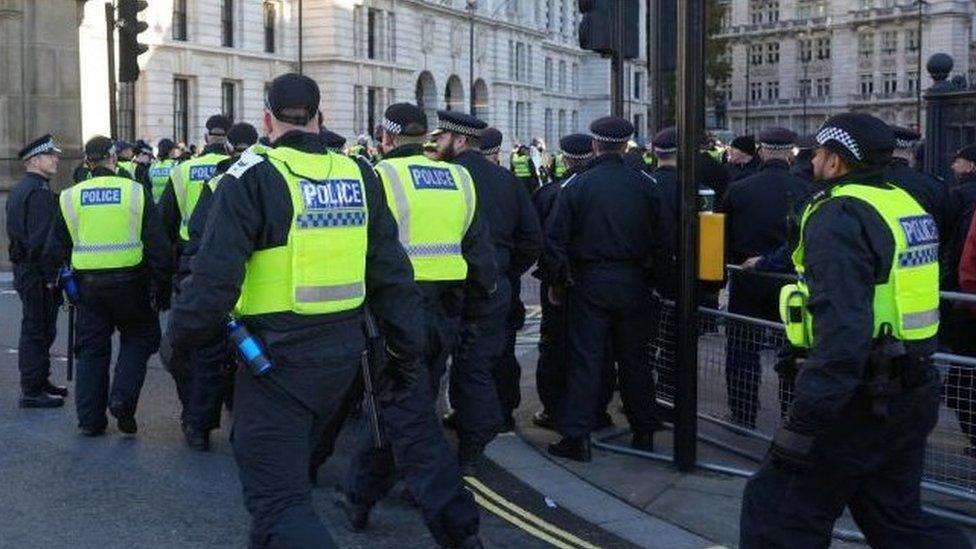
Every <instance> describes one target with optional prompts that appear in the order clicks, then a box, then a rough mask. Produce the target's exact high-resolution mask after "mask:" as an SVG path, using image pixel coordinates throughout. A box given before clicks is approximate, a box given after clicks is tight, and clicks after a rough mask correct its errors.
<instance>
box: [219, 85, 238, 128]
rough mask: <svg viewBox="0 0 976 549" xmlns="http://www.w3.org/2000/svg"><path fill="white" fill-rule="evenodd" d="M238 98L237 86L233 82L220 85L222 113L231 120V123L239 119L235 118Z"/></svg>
mask: <svg viewBox="0 0 976 549" xmlns="http://www.w3.org/2000/svg"><path fill="white" fill-rule="evenodd" d="M236 98H237V86H235V85H234V83H233V82H221V83H220V112H221V113H223V115H224V116H226V117H227V118H230V120H231V122H233V121H234V120H236V119H237V118H236V117H235V116H234V115H235V114H236V113H235V111H234V107H235V103H236V102H235V101H234V100H235V99H236Z"/></svg>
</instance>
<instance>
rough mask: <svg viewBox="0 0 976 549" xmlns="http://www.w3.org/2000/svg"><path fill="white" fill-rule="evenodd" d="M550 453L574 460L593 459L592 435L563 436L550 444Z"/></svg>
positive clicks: (584, 460) (586, 460) (585, 460)
mask: <svg viewBox="0 0 976 549" xmlns="http://www.w3.org/2000/svg"><path fill="white" fill-rule="evenodd" d="M549 453H550V454H552V455H554V456H556V457H562V458H566V459H571V460H573V461H582V462H588V461H591V460H592V459H593V456H592V454H591V452H590V437H580V438H570V437H563V439H562V440H560V441H559V442H557V443H556V444H550V445H549Z"/></svg>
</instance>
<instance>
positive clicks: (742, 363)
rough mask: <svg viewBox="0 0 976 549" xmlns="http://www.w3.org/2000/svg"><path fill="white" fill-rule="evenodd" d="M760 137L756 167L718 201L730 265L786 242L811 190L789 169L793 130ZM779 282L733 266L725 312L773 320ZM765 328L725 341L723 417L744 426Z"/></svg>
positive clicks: (755, 399) (752, 409) (750, 415)
mask: <svg viewBox="0 0 976 549" xmlns="http://www.w3.org/2000/svg"><path fill="white" fill-rule="evenodd" d="M758 137H759V139H758V141H759V151H758V155H759V158H760V159H761V161H762V165H761V166H760V168H759V172H758V173H756V174H755V175H751V176H749V177H746V178H744V179H740V180H739V181H736V182H735V183H733V184H732V185H731V186H730V187H729V189H728V191H727V192H726V194H725V198H724V199H723V200H722V202H721V205H720V207H719V210H720V211H722V212H724V213H725V222H726V223H725V224H726V241H727V242H728V245H727V249H728V260H729V262H731V263H732V264H733V265H741V264H742V263H744V262H745V261H746V260H748V259H750V258H753V257H757V256H765V255H767V254H771V253H772V252H774V251H775V250H776V249H777V248H779V247H780V246H782V245H783V244H785V243H786V240H787V227H788V226H789V224H790V221H789V218H790V217H791V216H792V215H794V212H795V211H796V210H797V205H798V204H800V203H802V202H803V201H804V200H805V199H806V198H807V195H808V194H809V190H808V189H807V185H806V182H805V181H803V180H802V179H800V178H798V177H796V176H794V175H792V174H791V173H790V160H791V159H792V157H793V147H794V145H795V139H796V135H795V134H794V133H793V132H791V131H790V130H788V129H786V128H776V127H773V128H767V129H765V130H763V131H761V132H760V133H759V136H758ZM781 286H782V282H781V281H779V280H777V279H776V278H772V277H769V276H768V275H763V274H761V273H756V272H755V271H752V270H743V271H732V272H731V273H730V280H729V312H730V313H735V314H740V315H744V316H749V317H753V318H761V319H764V320H770V321H776V320H777V319H778V318H779V307H778V302H777V300H778V297H779V288H780V287H781ZM765 333H766V332H765V330H763V329H761V328H753V331H751V332H749V336H748V337H738V338H732V337H730V338H728V340H727V342H726V353H725V376H726V390H727V392H728V402H729V415H728V417H727V418H726V419H727V421H729V422H730V423H732V424H734V425H738V426H740V427H744V428H746V429H753V428H755V426H756V414H757V413H758V411H759V383H760V380H761V373H762V372H761V367H760V364H759V353H760V352H761V351H762V349H763V347H764V346H763V339H764V334H765Z"/></svg>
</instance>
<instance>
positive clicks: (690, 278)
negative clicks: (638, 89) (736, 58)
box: [674, 0, 705, 472]
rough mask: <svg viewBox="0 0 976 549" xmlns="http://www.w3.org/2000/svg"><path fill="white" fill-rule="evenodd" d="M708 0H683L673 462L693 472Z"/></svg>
mask: <svg viewBox="0 0 976 549" xmlns="http://www.w3.org/2000/svg"><path fill="white" fill-rule="evenodd" d="M704 21H705V0H678V64H677V89H676V91H677V93H676V96H677V119H678V187H679V189H680V211H679V214H678V215H679V217H678V219H679V224H680V227H679V229H680V233H679V234H680V247H679V253H678V300H677V326H676V328H677V334H676V335H677V348H676V360H675V362H676V366H677V370H678V371H677V391H676V395H675V397H676V398H675V422H674V461H675V465H677V467H678V470H680V471H685V472H689V471H693V470H694V469H695V464H696V462H697V450H698V315H697V312H698V311H697V309H698V304H697V299H696V295H695V294H696V291H695V290H696V289H697V281H698V273H697V265H698V258H697V251H698V211H697V210H698V208H697V205H698V200H697V198H698V197H697V194H698V185H697V183H696V182H697V181H699V180H700V177H699V169H698V162H697V161H696V157H697V156H698V138H699V136H700V135H701V131H702V129H703V128H704V115H705V55H704V54H705V29H704Z"/></svg>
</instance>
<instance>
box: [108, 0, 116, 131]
mask: <svg viewBox="0 0 976 549" xmlns="http://www.w3.org/2000/svg"><path fill="white" fill-rule="evenodd" d="M105 39H106V40H105V42H106V44H108V125H109V132H110V133H111V135H112V139H115V138H116V137H118V130H119V120H118V119H119V113H118V110H119V109H118V105H117V94H118V91H117V90H116V86H115V6H113V5H112V3H111V2H105Z"/></svg>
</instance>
